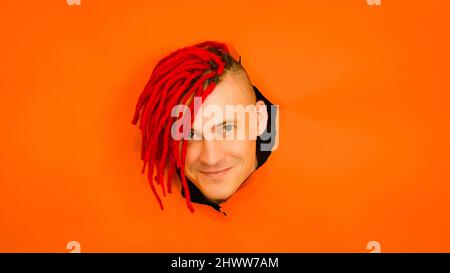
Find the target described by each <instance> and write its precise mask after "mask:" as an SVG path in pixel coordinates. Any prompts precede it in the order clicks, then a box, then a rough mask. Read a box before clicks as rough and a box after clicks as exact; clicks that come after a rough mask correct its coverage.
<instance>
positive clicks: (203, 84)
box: [131, 42, 233, 212]
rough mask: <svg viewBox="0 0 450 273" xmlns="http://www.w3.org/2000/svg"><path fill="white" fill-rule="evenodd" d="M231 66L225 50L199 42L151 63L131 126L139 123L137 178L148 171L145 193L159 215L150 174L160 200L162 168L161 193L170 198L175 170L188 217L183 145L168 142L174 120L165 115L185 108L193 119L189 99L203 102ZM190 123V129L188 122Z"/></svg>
mask: <svg viewBox="0 0 450 273" xmlns="http://www.w3.org/2000/svg"><path fill="white" fill-rule="evenodd" d="M232 62H233V60H232V58H231V56H230V52H229V50H228V47H227V46H226V45H225V44H222V43H218V42H204V43H200V44H197V45H194V46H189V47H185V48H182V49H179V50H176V51H174V52H172V53H171V54H169V55H168V56H166V57H164V58H163V59H162V60H160V61H159V62H158V63H157V65H156V66H155V68H154V69H153V72H152V75H151V77H150V80H149V81H148V83H147V84H146V86H145V88H144V90H143V91H142V93H141V95H140V96H139V100H138V102H137V105H136V111H135V114H134V117H133V120H132V122H131V123H132V124H137V122H138V120H139V117H140V118H141V121H140V125H139V129H140V130H141V133H142V150H141V159H142V160H143V161H144V165H143V167H142V171H141V172H142V173H145V168H146V165H148V180H149V183H150V187H151V189H152V191H153V194H154V195H155V197H156V199H157V201H158V203H159V205H160V207H161V209H164V208H163V204H162V202H161V198H160V197H159V195H158V193H157V192H156V189H155V186H154V185H153V178H154V173H153V172H154V168H156V172H157V174H156V177H155V178H156V182H157V183H158V184H159V185H160V187H161V190H162V193H163V195H164V196H165V195H166V192H165V187H164V171H165V169H166V166H167V167H168V171H167V191H168V192H169V193H171V192H172V185H171V184H172V177H173V174H174V172H175V171H176V169H177V168H178V170H179V171H180V177H181V184H182V186H183V189H184V191H185V193H186V203H187V207H188V208H189V209H190V211H191V212H194V207H193V206H192V204H191V199H190V193H189V189H188V185H187V182H186V177H185V175H184V162H185V156H186V148H187V140H186V139H185V138H183V139H182V140H175V139H173V138H172V137H170V136H169V134H170V131H171V127H172V124H173V122H174V121H175V118H173V117H171V110H172V108H173V107H174V106H176V105H178V104H183V105H187V106H189V108H190V110H191V111H190V113H191V115H192V117H193V115H194V114H196V113H194V111H193V103H192V101H193V100H192V98H193V97H194V96H196V97H197V96H200V97H201V102H203V101H204V100H205V98H206V97H207V96H208V95H209V94H210V93H211V92H212V91H213V89H214V87H215V86H216V84H217V82H218V81H219V78H220V77H221V76H222V74H223V73H224V70H225V69H226V68H228V67H229V66H230V64H231V63H232ZM196 110H198V109H196ZM192 117H191V124H190V126H192V123H193V121H194V119H193V118H192ZM183 118H185V117H183ZM183 124H184V123H183ZM188 131H190V128H188ZM180 141H181V154H180V152H179V147H180Z"/></svg>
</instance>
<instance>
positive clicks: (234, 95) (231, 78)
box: [194, 73, 255, 128]
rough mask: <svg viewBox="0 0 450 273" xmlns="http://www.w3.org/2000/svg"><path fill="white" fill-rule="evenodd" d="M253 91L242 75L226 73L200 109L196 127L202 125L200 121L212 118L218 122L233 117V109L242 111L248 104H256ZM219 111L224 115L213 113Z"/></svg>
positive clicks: (195, 123)
mask: <svg viewBox="0 0 450 273" xmlns="http://www.w3.org/2000/svg"><path fill="white" fill-rule="evenodd" d="M253 92H254V91H253V89H252V86H251V85H250V84H249V82H248V81H246V80H245V79H243V78H242V76H239V75H237V73H226V74H225V75H224V77H223V78H222V79H221V81H220V82H219V83H218V84H217V86H216V87H215V88H214V90H213V91H212V92H211V94H209V96H208V97H207V98H206V99H205V101H204V102H203V103H202V105H201V106H200V108H199V109H198V112H197V115H196V117H195V119H194V128H195V127H200V126H201V124H199V122H200V121H202V122H203V123H204V122H206V121H208V120H209V119H211V118H212V119H214V121H215V122H217V123H220V122H223V121H225V120H230V119H233V116H235V114H233V113H232V112H233V111H234V112H238V113H241V112H243V111H245V108H246V107H247V106H248V105H254V104H255V101H254V100H255V98H254V93H253ZM218 111H221V113H222V115H217V114H215V115H212V114H211V112H215V113H216V112H218ZM200 115H201V117H200Z"/></svg>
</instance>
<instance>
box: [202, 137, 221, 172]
mask: <svg viewBox="0 0 450 273" xmlns="http://www.w3.org/2000/svg"><path fill="white" fill-rule="evenodd" d="M223 157H224V154H223V152H222V149H221V147H220V143H219V142H218V141H215V140H204V141H202V151H201V153H200V158H199V159H200V161H201V162H202V163H203V164H205V165H210V166H214V165H216V164H217V163H218V162H220V160H222V159H223Z"/></svg>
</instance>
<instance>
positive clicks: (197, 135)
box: [189, 131, 202, 140]
mask: <svg viewBox="0 0 450 273" xmlns="http://www.w3.org/2000/svg"><path fill="white" fill-rule="evenodd" d="M189 138H190V139H191V140H201V139H202V136H201V135H200V134H197V133H195V132H193V131H191V133H190V134H189Z"/></svg>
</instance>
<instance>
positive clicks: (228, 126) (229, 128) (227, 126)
mask: <svg viewBox="0 0 450 273" xmlns="http://www.w3.org/2000/svg"><path fill="white" fill-rule="evenodd" d="M223 129H224V131H225V132H231V131H233V129H234V125H233V124H225V125H224V126H223Z"/></svg>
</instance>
